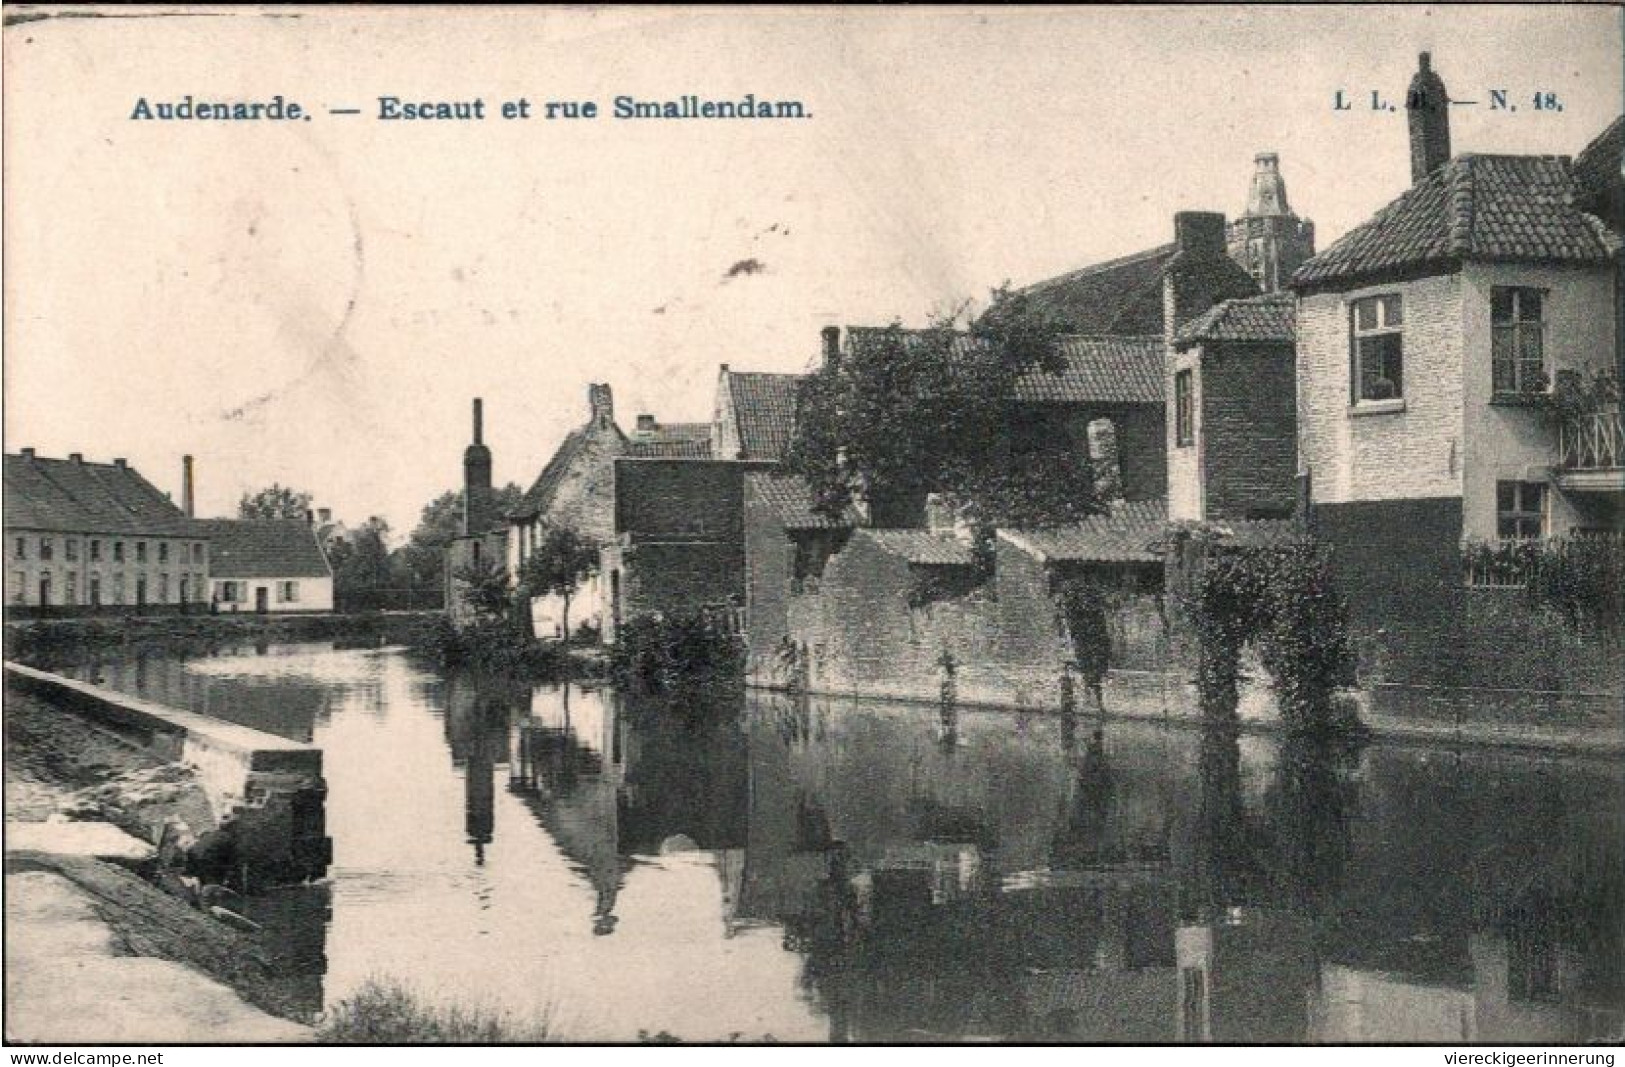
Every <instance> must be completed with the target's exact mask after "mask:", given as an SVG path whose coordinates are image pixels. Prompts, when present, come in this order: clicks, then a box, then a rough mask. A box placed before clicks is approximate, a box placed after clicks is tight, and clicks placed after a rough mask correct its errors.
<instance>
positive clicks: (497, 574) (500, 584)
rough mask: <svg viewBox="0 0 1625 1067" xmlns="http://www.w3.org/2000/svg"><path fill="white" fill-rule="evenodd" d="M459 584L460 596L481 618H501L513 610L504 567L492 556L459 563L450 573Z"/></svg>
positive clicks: (511, 596) (477, 616)
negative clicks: (463, 564) (459, 565)
mask: <svg viewBox="0 0 1625 1067" xmlns="http://www.w3.org/2000/svg"><path fill="white" fill-rule="evenodd" d="M452 577H453V578H455V579H457V581H458V582H459V583H460V584H461V587H462V588H461V594H460V595H461V596H462V598H463V603H464V604H465V605H467V606H468V610H470V611H472V612H473V613H474V616H475V618H477V619H479V620H480V621H482V622H490V621H501V620H503V619H506V618H508V617H509V615H510V614H511V613H512V610H513V593H514V591H513V586H512V585H511V584H510V583H509V581H508V571H507V568H505V567H503V566H502V564H500V563H498V562H497V561H496V560H493V559H485V560H480V561H478V562H475V563H470V564H468V565H467V566H465V567H460V568H458V569H457V571H456V572H454V573H453V574H452Z"/></svg>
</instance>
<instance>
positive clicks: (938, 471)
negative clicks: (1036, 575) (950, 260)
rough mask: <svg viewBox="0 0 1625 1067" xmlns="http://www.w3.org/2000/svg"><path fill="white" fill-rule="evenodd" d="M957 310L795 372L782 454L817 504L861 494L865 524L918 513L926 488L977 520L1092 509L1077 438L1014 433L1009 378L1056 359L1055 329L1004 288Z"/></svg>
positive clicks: (1069, 514)
mask: <svg viewBox="0 0 1625 1067" xmlns="http://www.w3.org/2000/svg"><path fill="white" fill-rule="evenodd" d="M960 318H961V313H956V314H953V315H949V316H944V317H939V318H938V319H937V320H936V321H934V322H933V323H932V324H931V325H930V326H929V327H928V328H926V329H924V330H905V329H903V328H902V327H901V326H900V325H896V324H894V325H893V326H891V327H890V328H888V329H885V330H879V331H873V332H871V333H870V334H869V335H868V336H866V337H865V338H864V341H863V343H862V344H861V345H859V346H855V347H854V348H853V350H852V351H851V352H849V353H847V354H845V355H844V356H843V357H842V358H840V359H836V360H828V361H826V362H825V364H824V365H823V366H822V367H820V368H819V369H818V370H817V371H816V372H814V373H813V374H811V375H809V376H808V378H807V379H805V380H804V382H803V383H802V385H801V387H800V394H799V397H798V408H797V416H796V428H795V433H794V435H793V437H792V439H791V443H790V446H789V449H788V451H787V454H786V457H785V464H786V466H787V467H788V468H789V469H790V470H791V471H792V472H794V473H796V474H799V475H801V476H802V477H803V478H805V479H806V480H807V481H808V482H809V483H810V484H811V486H812V488H813V490H814V493H815V494H816V497H817V500H818V506H819V508H820V510H822V511H824V512H825V513H826V514H832V515H833V514H838V513H839V512H840V511H841V510H842V509H844V508H845V507H846V506H847V505H848V504H849V503H851V502H852V501H853V500H854V498H855V497H857V496H860V495H861V496H862V497H864V498H865V499H867V500H868V502H869V504H870V507H871V513H872V518H873V521H875V522H876V524H878V525H912V524H914V523H916V522H918V521H919V515H920V511H921V508H922V507H923V504H924V501H925V497H926V495H927V494H929V493H941V494H944V495H945V496H946V498H947V499H948V500H949V501H950V502H951V503H952V504H953V505H954V506H955V507H956V508H957V510H958V511H959V513H960V515H961V516H962V517H963V518H965V519H966V520H968V521H969V522H970V523H971V524H972V525H973V526H977V527H981V528H988V527H991V526H995V525H1003V526H1011V525H1014V526H1044V525H1058V524H1062V523H1066V522H1074V521H1077V520H1078V519H1081V518H1084V517H1086V516H1088V515H1091V514H1094V513H1096V512H1097V511H1099V510H1100V506H1099V503H1098V501H1097V500H1096V497H1095V493H1094V485H1093V482H1092V479H1091V477H1090V471H1089V466H1088V463H1087V461H1086V460H1081V459H1080V458H1079V457H1080V454H1081V453H1082V452H1083V450H1082V449H1080V448H1078V447H1077V445H1076V443H1075V442H1072V441H1070V440H1068V439H1066V435H1065V433H1064V431H1061V430H1060V429H1059V428H1057V429H1056V431H1055V432H1043V433H1032V432H1022V431H1023V429H1024V423H1026V422H1028V421H1030V419H1029V418H1028V416H1030V415H1031V412H1030V411H1018V410H1016V409H1015V407H1014V397H1015V394H1016V389H1015V386H1016V383H1017V381H1018V380H1019V379H1021V378H1022V377H1024V376H1027V375H1031V374H1042V373H1058V372H1059V371H1060V370H1062V369H1063V368H1064V366H1065V363H1064V360H1063V358H1062V355H1061V352H1060V348H1059V345H1058V344H1057V343H1056V341H1057V338H1058V336H1059V331H1058V330H1057V329H1055V328H1053V327H1052V326H1050V325H1049V324H1048V322H1047V320H1046V319H1045V318H1044V317H1043V316H1042V315H1039V314H1037V313H1035V312H1033V311H1032V309H1031V308H1030V307H1029V306H1028V304H1027V301H1026V298H1024V297H1022V296H1020V295H1013V294H1011V293H1009V292H1008V291H1006V290H999V291H996V292H995V293H994V294H993V301H992V305H991V307H990V308H989V309H988V311H987V312H986V313H985V314H984V315H982V316H981V317H980V318H979V319H977V320H976V321H974V322H972V323H970V324H969V326H968V328H962V327H961V325H960Z"/></svg>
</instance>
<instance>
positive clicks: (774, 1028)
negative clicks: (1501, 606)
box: [77, 645, 1625, 1042]
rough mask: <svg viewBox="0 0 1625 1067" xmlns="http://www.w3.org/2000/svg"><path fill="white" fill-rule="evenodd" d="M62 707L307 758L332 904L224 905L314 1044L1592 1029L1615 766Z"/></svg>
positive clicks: (1417, 1035)
mask: <svg viewBox="0 0 1625 1067" xmlns="http://www.w3.org/2000/svg"><path fill="white" fill-rule="evenodd" d="M77 673H79V674H80V675H81V676H83V677H94V678H99V679H100V680H101V681H102V682H103V683H104V684H107V685H109V686H112V687H113V688H116V689H120V690H124V691H126V692H130V693H133V694H137V695H140V696H144V697H148V698H151V699H155V700H159V701H164V702H168V703H172V704H176V705H181V706H184V707H188V708H191V709H194V710H197V711H202V712H206V713H208V714H211V715H217V716H220V717H222V718H228V719H232V720H235V721H238V722H242V723H246V724H249V725H253V726H257V727H260V728H262V729H266V730H270V731H273V732H275V733H278V734H281V735H283V736H286V737H291V738H296V739H298V740H302V741H310V742H313V743H314V744H316V745H319V746H320V747H321V748H322V749H323V751H324V753H325V767H326V775H327V781H328V788H329V794H328V806H327V824H328V832H329V833H330V835H331V836H332V839H333V855H334V861H333V866H332V868H331V871H330V878H329V879H328V880H327V881H326V882H325V883H323V884H321V885H317V886H312V887H306V888H302V889H295V890H287V891H281V892H278V893H274V894H271V895H270V896H268V897H266V898H264V899H262V900H258V901H255V902H254V904H253V908H254V911H253V914H254V916H255V917H256V918H257V919H259V920H260V921H262V922H264V923H265V924H266V926H267V928H268V931H269V932H270V936H269V937H268V941H269V942H270V943H272V944H274V946H275V951H276V953H277V956H278V964H279V966H280V967H281V968H282V969H283V971H285V972H286V974H287V979H286V981H287V983H288V987H289V989H290V990H291V991H293V992H294V993H295V994H296V995H297V997H298V999H299V1001H300V1003H302V1004H303V1005H304V1006H305V1009H306V1010H307V1012H308V1013H309V1015H310V1016H311V1017H315V1016H316V1015H317V1014H318V1013H319V1012H321V1011H322V1010H323V1009H324V1007H330V1006H332V1005H333V1004H334V1003H336V1002H338V1001H340V1000H342V999H344V998H345V997H346V996H348V995H350V994H352V993H353V992H354V991H356V990H357V989H358V988H359V987H360V986H361V985H362V984H363V983H365V982H366V981H367V980H369V979H374V978H377V979H385V980H390V981H397V982H402V983H404V984H406V985H407V986H409V987H411V988H412V989H414V990H416V991H417V992H418V993H419V994H421V995H422V996H424V997H426V998H429V999H431V1000H434V1001H438V1002H441V1003H445V1004H458V1005H463V1006H467V1007H480V1008H484V1009H489V1010H493V1011H500V1012H508V1013H511V1014H512V1015H513V1017H514V1018H515V1019H517V1020H522V1021H534V1020H538V1019H545V1020H547V1021H548V1023H549V1024H550V1026H551V1027H552V1028H553V1030H554V1032H556V1033H559V1034H562V1035H564V1036H566V1037H568V1038H570V1039H580V1040H612V1041H627V1040H637V1039H639V1038H656V1037H665V1036H670V1037H676V1038H680V1039H684V1040H700V1041H712V1040H729V1039H742V1040H760V1039H763V1038H773V1039H776V1040H780V1041H824V1040H836V1041H839V1040H868V1041H892V1040H902V1041H910V1040H912V1041H921V1040H987V1039H1033V1040H1059V1041H1068V1040H1073V1041H1077V1040H1083V1041H1128V1042H1147V1041H1152V1042H1154V1041H1366V1040H1382V1041H1417V1040H1420V1041H1457V1040H1469V1041H1471V1040H1477V1041H1493V1042H1510V1041H1540V1042H1570V1041H1579V1040H1591V1039H1602V1038H1608V1037H1610V1036H1612V1037H1617V1036H1619V1035H1620V1034H1621V1032H1622V1026H1625V934H1622V929H1625V767H1622V765H1621V763H1620V762H1618V761H1606V760H1596V761H1588V760H1581V759H1574V758H1559V757H1555V756H1544V755H1531V754H1527V753H1514V752H1509V751H1496V750H1488V749H1451V748H1447V747H1437V746H1415V745H1409V746H1407V745H1390V744H1384V743H1373V744H1369V745H1365V746H1363V747H1357V748H1352V749H1335V748H1326V747H1317V746H1313V745H1302V744H1296V743H1292V742H1287V741H1283V740H1282V739H1279V738H1277V737H1273V736H1265V735H1255V734H1242V735H1240V736H1237V735H1235V734H1233V733H1225V732H1204V731H1201V730H1198V729H1193V728H1190V727H1188V726H1178V725H1161V724H1156V723H1145V722H1126V721H1115V720H1108V721H1106V722H1104V723H1097V722H1095V721H1094V720H1092V719H1089V718H1085V719H1083V720H1082V721H1079V722H1076V723H1069V722H1063V721H1061V720H1060V719H1059V718H1058V717H1054V716H1040V715H1033V716H1019V715H1016V714H1008V713H1007V714H999V713H973V712H962V713H959V714H958V715H956V716H954V717H952V719H951V720H945V719H944V717H943V716H941V715H939V712H938V710H937V709H935V708H920V707H912V706H906V705H899V704H890V703H882V702H866V701H857V700H828V701H826V700H819V699H813V700H810V701H808V700H802V701H797V700H793V699H790V698H788V697H784V696H781V695H775V694H766V693H756V692H750V693H745V692H738V693H729V694H725V695H722V696H713V697H710V698H707V699H706V700H705V701H693V702H687V703H683V704H681V705H674V706H660V705H656V704H649V703H644V702H639V701H633V700H629V699H623V698H622V697H621V696H620V695H618V694H617V693H615V692H614V691H612V690H608V689H582V688H579V687H569V688H561V687H558V686H539V687H534V688H530V687H513V686H509V685H496V684H491V683H481V682H477V681H475V680H473V679H470V678H464V677H458V676H454V675H446V674H443V673H440V672H437V671H436V670H434V669H432V668H429V667H427V666H424V665H422V664H420V663H418V662H417V661H414V660H413V659H412V658H410V657H409V656H408V655H407V654H406V653H404V652H402V651H399V650H394V649H382V650H380V649H372V650H335V649H334V648H332V647H331V646H330V645H329V646H318V645H293V646H280V647H279V646H271V647H261V648H259V649H254V648H246V649H241V650H234V651H226V652H221V653H217V654H213V655H210V656H206V657H202V658H194V659H183V658H177V657H173V656H171V657H158V656H147V657H136V656H132V657H127V658H123V659H119V660H115V661H103V662H99V663H95V664H91V665H87V666H85V667H82V668H80V669H79V671H78V672H77Z"/></svg>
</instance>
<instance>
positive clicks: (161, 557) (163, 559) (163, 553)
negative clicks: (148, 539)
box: [158, 541, 169, 563]
mask: <svg viewBox="0 0 1625 1067" xmlns="http://www.w3.org/2000/svg"><path fill="white" fill-rule="evenodd" d="M158 562H159V563H168V562H169V542H168V541H159V542H158Z"/></svg>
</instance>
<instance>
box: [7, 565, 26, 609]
mask: <svg viewBox="0 0 1625 1067" xmlns="http://www.w3.org/2000/svg"><path fill="white" fill-rule="evenodd" d="M11 602H12V603H13V604H26V603H28V572H27V571H12V572H11Z"/></svg>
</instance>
